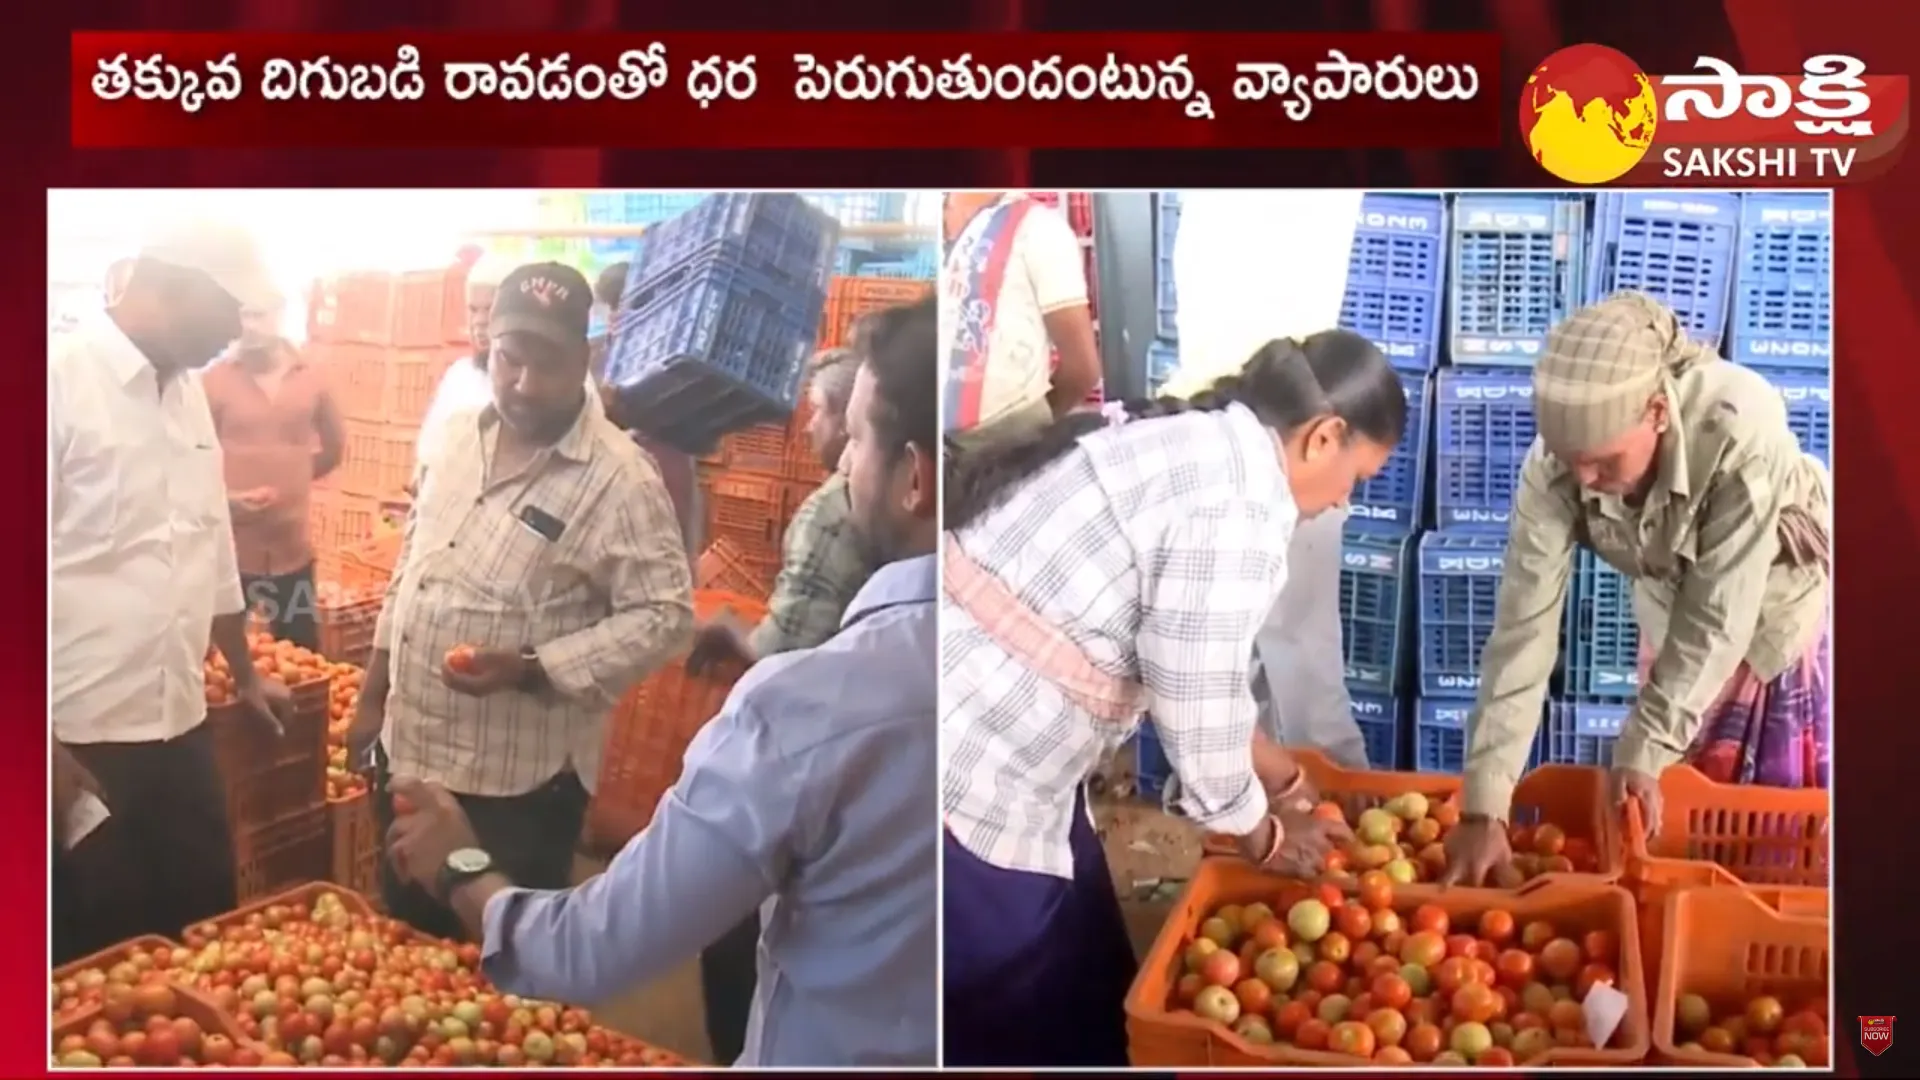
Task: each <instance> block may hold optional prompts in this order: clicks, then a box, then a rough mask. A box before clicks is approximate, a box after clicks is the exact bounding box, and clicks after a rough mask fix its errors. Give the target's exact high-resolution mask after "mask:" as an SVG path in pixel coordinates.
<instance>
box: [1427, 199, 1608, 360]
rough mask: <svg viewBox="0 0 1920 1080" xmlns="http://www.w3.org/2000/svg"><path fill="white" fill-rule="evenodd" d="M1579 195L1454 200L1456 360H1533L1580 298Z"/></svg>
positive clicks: (1582, 208) (1450, 289) (1451, 300)
mask: <svg viewBox="0 0 1920 1080" xmlns="http://www.w3.org/2000/svg"><path fill="white" fill-rule="evenodd" d="M1586 213H1587V203H1586V199H1585V198H1584V197H1583V196H1579V195H1460V196H1457V197H1456V198H1455V199H1454V203H1453V256H1452V261H1451V266H1450V269H1451V271H1452V273H1451V274H1450V275H1449V280H1448V283H1447V313H1448V316H1449V325H1450V329H1449V331H1448V344H1449V348H1448V353H1449V355H1450V356H1451V359H1452V361H1453V362H1454V363H1455V364H1459V365H1478V364H1517V365H1530V364H1532V363H1533V362H1534V360H1535V359H1537V358H1538V357H1539V355H1540V352H1541V350H1542V349H1544V348H1545V347H1546V344H1547V332H1548V331H1550V330H1552V329H1553V328H1554V326H1555V325H1557V324H1558V323H1559V322H1560V320H1562V319H1564V318H1566V317H1567V315H1569V314H1570V313H1572V312H1573V311H1574V310H1575V309H1576V308H1578V307H1579V306H1580V304H1581V303H1582V294H1583V289H1584V287H1585V286H1584V283H1585V279H1586V258H1585V256H1584V254H1583V248H1584V246H1585V242H1586V233H1585V228H1584V223H1585V220H1586Z"/></svg>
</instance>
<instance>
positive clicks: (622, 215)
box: [586, 191, 708, 262]
mask: <svg viewBox="0 0 1920 1080" xmlns="http://www.w3.org/2000/svg"><path fill="white" fill-rule="evenodd" d="M707 195H708V193H707V192H704V191H596V192H593V193H591V194H589V195H587V196H586V212H587V224H589V225H656V224H659V223H660V222H662V221H665V220H667V219H668V218H671V217H677V216H678V215H680V214H684V213H686V212H687V211H689V210H691V209H693V208H694V207H696V206H698V205H700V201H701V200H702V199H705V198H706V197H707ZM644 242H645V237H644V235H643V236H640V237H617V238H614V237H594V238H591V239H589V240H588V241H587V250H589V251H591V252H592V253H593V256H594V258H596V259H601V260H605V261H608V262H614V261H618V260H622V259H632V258H633V257H634V256H635V254H636V253H638V251H639V250H640V246H641V244H642V243H644Z"/></svg>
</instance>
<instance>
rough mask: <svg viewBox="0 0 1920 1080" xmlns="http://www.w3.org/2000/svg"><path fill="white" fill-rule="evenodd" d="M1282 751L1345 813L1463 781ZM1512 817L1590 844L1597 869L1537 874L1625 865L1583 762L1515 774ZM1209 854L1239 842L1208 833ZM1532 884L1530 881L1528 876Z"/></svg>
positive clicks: (1613, 870) (1595, 773)
mask: <svg viewBox="0 0 1920 1080" xmlns="http://www.w3.org/2000/svg"><path fill="white" fill-rule="evenodd" d="M1287 752H1288V753H1289V754H1292V755H1293V759H1294V760H1295V761H1297V762H1299V763H1300V767H1301V768H1302V769H1304V770H1305V771H1306V774H1307V778H1308V779H1310V780H1311V781H1313V786H1314V787H1317V788H1319V789H1320V797H1321V798H1322V799H1327V800H1331V801H1333V802H1337V803H1339V804H1340V805H1341V806H1342V807H1343V808H1345V810H1346V812H1347V816H1348V818H1349V819H1351V818H1353V817H1355V816H1357V815H1358V814H1359V813H1360V811H1362V810H1365V809H1367V808H1368V807H1371V806H1379V805H1380V804H1382V803H1384V802H1386V801H1387V800H1389V799H1392V798H1394V797H1396V796H1399V795H1405V794H1407V793H1408V792H1414V791H1417V792H1419V793H1420V794H1422V795H1425V796H1427V797H1428V798H1429V799H1435V800H1442V799H1447V798H1450V797H1452V796H1454V795H1455V794H1457V793H1459V791H1460V790H1461V788H1462V786H1463V784H1462V781H1461V779H1460V777H1458V776H1452V775H1448V774H1445V773H1405V772H1384V771H1381V770H1377V769H1347V768H1342V767H1341V766H1339V765H1336V764H1334V763H1333V762H1332V761H1331V760H1329V759H1328V758H1327V757H1326V755H1324V754H1321V753H1320V752H1318V751H1316V750H1307V749H1301V748H1294V747H1289V748H1288V750H1287ZM1513 820H1514V824H1516V825H1532V824H1536V823H1538V822H1543V821H1550V822H1552V823H1553V824H1555V825H1558V826H1560V828H1562V829H1564V830H1566V834H1567V836H1568V837H1577V838H1579V839H1582V840H1586V841H1589V842H1590V843H1592V844H1593V849H1594V854H1595V855H1596V856H1597V858H1598V861H1599V865H1600V870H1599V872H1598V873H1595V874H1544V875H1542V876H1541V878H1540V879H1536V880H1545V879H1549V878H1569V879H1573V880H1577V881H1587V882H1596V883H1604V882H1612V881H1615V880H1618V879H1619V877H1620V875H1621V873H1622V872H1623V870H1624V859H1623V854H1622V842H1621V839H1620V826H1619V815H1617V814H1615V813H1614V811H1613V807H1612V806H1611V805H1609V802H1608V799H1607V774H1606V773H1605V772H1604V771H1603V770H1600V769H1595V768H1589V767H1587V766H1584V765H1542V766H1540V767H1539V768H1537V769H1535V770H1533V771H1532V772H1530V773H1528V774H1527V775H1525V776H1523V777H1521V778H1520V783H1519V784H1518V785H1517V786H1515V788H1514V789H1513ZM1205 850H1206V852H1207V854H1209V855H1219V856H1235V855H1237V854H1238V852H1239V848H1238V847H1237V846H1236V845H1235V844H1234V841H1233V840H1232V838H1230V837H1225V836H1219V835H1212V836H1208V837H1207V838H1206V841H1205ZM1529 884H1531V882H1529Z"/></svg>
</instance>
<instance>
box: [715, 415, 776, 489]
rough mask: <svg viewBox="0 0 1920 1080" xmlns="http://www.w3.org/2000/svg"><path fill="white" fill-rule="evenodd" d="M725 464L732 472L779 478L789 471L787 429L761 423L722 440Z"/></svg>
mask: <svg viewBox="0 0 1920 1080" xmlns="http://www.w3.org/2000/svg"><path fill="white" fill-rule="evenodd" d="M720 455H721V458H720V459H721V462H722V464H723V465H724V467H725V468H726V470H727V471H728V472H730V473H740V474H746V475H752V476H771V477H775V478H779V477H782V476H785V475H786V471H787V429H786V428H785V427H784V426H782V425H780V424H759V425H756V426H754V427H750V428H746V429H744V430H742V431H736V432H734V433H733V434H731V435H728V436H726V437H724V438H722V439H721V440H720Z"/></svg>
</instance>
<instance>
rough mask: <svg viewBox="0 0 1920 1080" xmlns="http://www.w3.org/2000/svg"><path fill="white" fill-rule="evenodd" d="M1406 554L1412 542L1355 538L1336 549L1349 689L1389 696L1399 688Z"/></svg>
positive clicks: (1407, 603)
mask: <svg viewBox="0 0 1920 1080" xmlns="http://www.w3.org/2000/svg"><path fill="white" fill-rule="evenodd" d="M1411 553H1412V539H1411V538H1402V537H1385V536H1369V535H1367V534H1365V533H1354V534H1352V535H1350V536H1348V537H1346V540H1345V543H1343V544H1342V545H1341V548H1340V645H1341V650H1342V653H1343V656H1344V659H1345V661H1346V677H1347V686H1348V688H1349V689H1351V690H1355V691H1359V692H1361V693H1372V694H1385V695H1389V696H1390V695H1392V694H1394V693H1396V692H1397V691H1398V690H1399V689H1400V672H1401V670H1402V667H1403V665H1402V662H1401V657H1402V656H1403V655H1405V654H1404V653H1403V652H1402V651H1401V643H1402V642H1403V641H1405V640H1406V634H1407V631H1406V628H1407V625H1408V618H1407V616H1408V614H1409V613H1410V612H1411V610H1412V603H1411V601H1412V593H1411V591H1410V588H1409V586H1410V583H1411V577H1410V575H1409V573H1408V571H1409V570H1410V569H1411V567H1410V566H1409V560H1408V556H1409V555H1410V554H1411Z"/></svg>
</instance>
